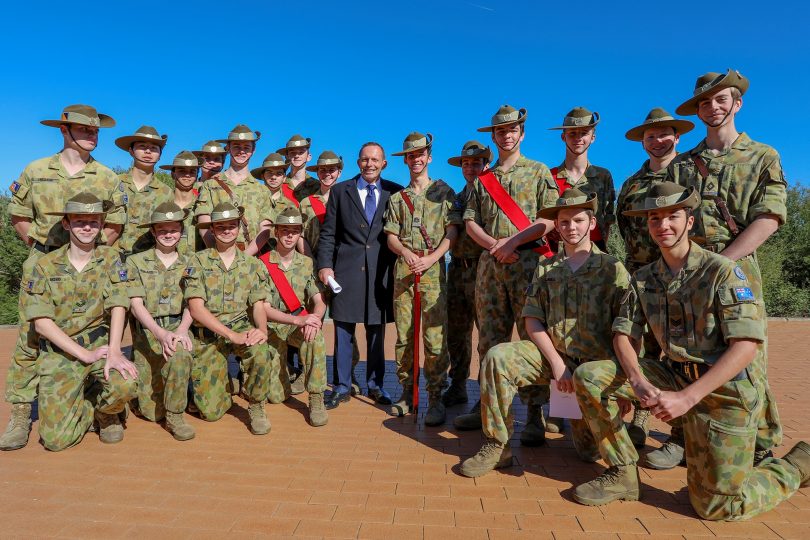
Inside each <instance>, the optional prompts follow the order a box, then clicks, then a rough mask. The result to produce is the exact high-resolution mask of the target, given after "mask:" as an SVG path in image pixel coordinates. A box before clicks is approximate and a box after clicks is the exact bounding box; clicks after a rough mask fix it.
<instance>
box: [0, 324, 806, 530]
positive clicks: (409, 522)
mask: <svg viewBox="0 0 810 540" xmlns="http://www.w3.org/2000/svg"><path fill="white" fill-rule="evenodd" d="M327 334H331V330H329V331H327ZM387 335H388V340H387V349H386V352H387V357H388V358H392V357H393V338H394V330H393V327H390V328H389V331H388V332H387ZM15 337H16V331H15V330H13V329H3V330H0V342H1V343H3V345H2V346H0V349H2V350H0V383H2V384H4V383H5V373H6V368H7V365H8V362H9V355H10V351H11V348H12V347H13V343H14V339H15ZM360 342H361V343H363V341H362V339H361V340H360ZM769 344H770V377H771V385H772V387H773V389H774V391H775V393H776V395H777V399H778V403H779V407H780V411H781V414H782V420H783V423H784V428H785V442H784V445H783V446H782V447H780V448H779V449H778V450H777V452H776V453H777V455H781V454H783V453H785V452H786V451H787V449H789V448H790V447H791V446H792V445H793V444H794V442H795V441H797V440H799V439H805V440H809V441H810V415H808V412H810V392H808V391H807V389H806V388H807V387H806V386H805V384H804V379H803V376H804V375H805V374H806V372H807V367H808V366H810V353H809V352H808V351H810V322H784V321H772V322H771V323H770V326H769ZM329 348H330V350H331V344H329ZM363 366H364V363H361V364H360V366H359V367H361V368H362V367H363ZM388 369H389V374H388V375H387V376H386V379H387V382H388V386H387V389H388V390H389V391H391V393H392V394H393V395H394V396H395V397H396V396H397V395H398V388H397V385H396V383H395V380H394V379H395V377H394V374H393V362H389V363H388ZM475 376H476V375H475V373H474V374H473V378H474V377H475ZM358 378H360V379H361V380H363V377H358ZM469 389H470V398H471V402H472V401H474V399H475V397H476V393H477V384H476V383H475V381H474V380H471V381H470V382H469ZM422 399H423V400H426V396H424V395H423V397H422ZM305 406H306V396H305V395H303V396H296V397H293V398H292V399H291V400H290V402H289V403H287V404H282V405H272V406H268V412H269V416H270V420H271V422H272V425H273V429H272V432H271V433H270V435H269V436H266V437H254V436H252V435H250V433H249V432H248V429H247V426H246V424H245V422H246V420H247V412H246V403H245V402H243V401H242V400H239V399H237V400H236V404H235V406H234V407H233V408H232V409H231V411H229V413H228V414H227V415H226V416H225V417H224V418H223V419H222V420H220V421H219V422H216V423H210V424H209V423H206V422H204V421H202V420H199V419H197V418H192V419H191V420H190V422H191V423H192V424H193V425H194V427H195V428H196V429H197V437H196V438H195V439H194V440H193V441H189V442H185V443H179V442H175V441H174V440H173V439H172V438H171V436H170V435H169V434H168V433H167V432H166V431H164V430H163V429H162V428H161V427H159V426H157V425H154V424H150V423H148V422H146V421H143V420H140V419H137V418H135V419H131V420H130V421H129V423H128V426H127V430H126V437H125V440H124V442H123V443H121V444H118V445H113V446H106V445H102V444H101V443H100V442H99V441H98V438H97V437H96V436H95V435H94V434H89V435H88V436H87V437H86V439H85V440H84V441H83V442H82V443H81V445H79V446H78V447H76V448H73V449H71V450H68V451H65V452H60V453H48V452H46V451H45V450H44V449H43V448H42V447H41V445H39V444H37V442H36V432H34V435H33V436H32V440H31V442H30V443H29V445H28V446H27V447H26V448H25V449H23V450H19V451H16V452H8V453H2V454H0V537H2V538H9V537H64V538H121V537H127V538H172V539H174V538H186V537H188V538H192V537H193V538H195V539H196V538H208V537H212V538H222V537H224V536H226V535H229V536H237V535H238V536H239V537H240V538H253V537H295V538H301V537H313V538H314V537H318V538H386V539H398V538H418V539H425V540H431V539H439V540H452V539H455V538H459V539H464V540H474V539H479V538H480V539H488V540H496V539H498V540H500V539H512V538H515V539H521V538H527V539H528V538H531V539H533V540H539V539H550V538H553V539H555V540H563V539H569V538H570V539H580V538H599V539H602V540H607V539H614V540H617V539H621V540H630V539H635V538H641V537H651V536H652V537H655V538H662V539H666V538H681V539H684V538H697V537H712V536H717V537H723V538H775V539H778V538H785V539H787V538H800V537H802V538H804V539H805V540H806V538H807V537H808V536H810V489H804V490H802V491H801V492H799V493H797V494H796V495H795V496H794V497H793V498H792V499H791V500H790V501H787V502H784V503H782V504H781V505H780V506H779V507H778V508H776V509H775V510H772V511H771V512H768V513H766V514H763V515H760V516H758V517H757V518H755V519H753V520H751V521H748V522H743V523H713V522H707V521H702V520H700V519H698V518H697V517H696V515H695V513H694V512H693V511H692V509H691V508H690V506H689V503H688V498H687V494H686V484H685V476H686V471H685V469H684V468H677V469H675V470H672V471H652V470H647V469H641V471H642V473H641V475H642V480H643V482H644V485H643V492H642V500H641V501H640V502H632V503H613V504H610V505H607V506H603V507H585V506H580V505H578V504H576V503H574V502H572V501H571V490H572V487H573V486H574V485H576V484H577V483H579V482H581V481H585V480H588V479H590V478H592V477H593V476H595V475H596V474H597V473H598V472H599V471H601V469H602V466H601V465H600V464H584V463H582V462H580V461H578V459H577V458H576V455H575V453H574V450H573V447H572V444H571V442H570V435H565V436H563V435H549V444H548V445H547V446H546V447H544V448H533V449H529V448H521V447H520V443H519V442H518V441H517V440H515V442H514V443H513V444H514V450H515V455H516V458H517V463H518V465H516V466H514V467H512V468H509V469H505V470H504V471H503V472H497V473H491V474H489V475H487V476H484V477H482V478H478V479H475V480H473V479H468V478H464V477H462V476H459V475H458V474H457V469H458V464H459V463H460V460H461V459H463V458H465V457H468V456H469V455H471V454H473V453H474V452H475V451H477V449H478V448H479V447H480V445H481V442H482V438H481V434H480V433H461V432H457V431H456V430H454V429H453V428H452V427H451V426H452V417H453V416H455V415H457V414H459V413H463V412H465V407H463V406H459V407H454V408H453V409H451V410H450V415H449V418H448V422H447V424H446V425H445V426H444V427H439V428H425V427H424V426H423V425H422V423H421V420H420V423H419V424H415V423H414V421H413V417H407V418H404V419H400V418H392V417H390V416H388V415H387V414H386V412H385V411H384V410H383V409H381V408H379V407H377V406H375V405H373V404H372V403H371V402H370V401H369V400H368V399H367V398H360V399H353V400H351V402H349V403H348V404H344V405H341V406H340V407H339V408H338V409H337V410H335V411H332V412H331V413H330V421H329V425H328V426H326V427H323V428H317V429H316V428H312V427H310V426H309V425H308V424H307V423H306V421H305V416H304V415H305V413H306V409H305ZM518 408H519V409H520V410H519V411H518V412H517V415H516V416H517V418H518V419H519V420H522V419H524V418H525V408H523V407H522V406H518ZM421 413H422V414H424V409H423V410H422V411H421ZM7 418H8V405H7V404H5V403H2V404H0V422H5V421H6V420H7ZM34 428H35V429H36V424H35V426H34ZM654 428H655V431H654V432H653V433H652V434H651V438H650V440H649V441H648V447H647V448H648V449H652V448H654V447H656V446H658V445H660V441H661V440H663V438H664V437H665V433H666V432H667V430H666V429H665V428H664V429H663V433H662V432H660V431H658V430H659V429H662V425H660V424H658V423H656V424H654ZM521 429H522V427H521V426H517V428H516V431H517V432H518V434H519V432H520V430H521ZM516 439H517V437H516Z"/></svg>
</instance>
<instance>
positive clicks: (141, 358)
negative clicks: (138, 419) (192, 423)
mask: <svg viewBox="0 0 810 540" xmlns="http://www.w3.org/2000/svg"><path fill="white" fill-rule="evenodd" d="M179 325H180V323H176V324H175V325H174V329H176V328H177V327H178V326H179ZM131 328H132V335H133V344H132V361H133V362H134V363H135V366H136V367H137V368H138V396H137V398H138V410H139V411H140V413H141V415H142V416H144V417H145V418H147V419H148V420H151V421H152V422H159V421H161V420H163V418H165V417H166V411H169V412H173V413H182V412H183V411H185V410H186V405H188V381H189V380H190V379H191V367H192V365H193V362H194V359H193V357H192V353H191V352H190V351H187V350H186V349H184V348H183V346H182V345H180V344H178V345H177V349H176V350H175V352H174V354H173V355H172V356H171V357H170V358H169V360H168V361H167V360H166V359H165V358H163V348H162V347H161V345H160V342H159V341H158V340H157V338H156V337H155V336H153V335H152V333H151V332H150V331H149V330H146V329H143V328H142V327H141V326H140V325H139V324H136V325H133V326H131ZM172 330H173V329H172ZM192 344H193V341H192Z"/></svg>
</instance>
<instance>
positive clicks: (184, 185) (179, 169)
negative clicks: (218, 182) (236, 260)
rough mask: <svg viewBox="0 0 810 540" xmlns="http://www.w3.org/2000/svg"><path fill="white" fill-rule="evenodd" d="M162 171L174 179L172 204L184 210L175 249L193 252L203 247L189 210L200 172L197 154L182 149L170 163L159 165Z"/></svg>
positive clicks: (195, 196)
mask: <svg viewBox="0 0 810 540" xmlns="http://www.w3.org/2000/svg"><path fill="white" fill-rule="evenodd" d="M160 168H161V169H163V170H164V171H171V175H172V180H174V204H176V205H177V206H179V207H180V209H181V210H189V211H188V212H185V214H186V217H185V218H183V236H182V238H181V239H180V243H179V244H177V250H178V251H181V252H183V253H194V252H195V251H197V250H198V249H204V247H205V246H204V244H203V243H202V238H200V235H199V234H197V229H196V228H195V227H194V214H193V213H192V212H191V210H192V209H193V208H194V203H195V202H196V201H197V195H198V193H199V191H197V190H196V189H194V186H195V185H196V183H197V176H198V174H199V172H200V165H199V160H198V159H197V156H196V155H194V153H193V152H189V151H188V150H183V151H182V152H180V153H179V154H177V155H176V156H174V160H172V164H171V165H161V166H160Z"/></svg>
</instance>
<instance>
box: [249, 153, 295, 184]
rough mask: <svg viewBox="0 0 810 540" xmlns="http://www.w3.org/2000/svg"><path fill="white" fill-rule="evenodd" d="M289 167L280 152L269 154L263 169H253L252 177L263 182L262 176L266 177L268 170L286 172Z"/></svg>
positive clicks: (263, 162) (263, 163)
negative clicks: (265, 172) (282, 170)
mask: <svg viewBox="0 0 810 540" xmlns="http://www.w3.org/2000/svg"><path fill="white" fill-rule="evenodd" d="M287 167H288V165H287V162H286V161H284V156H282V155H281V154H279V153H278V152H273V153H272V154H268V155H267V157H265V158H264V161H262V166H261V167H256V168H255V169H251V171H250V176H252V177H253V178H256V179H257V180H261V178H262V175H264V171H266V170H267V169H284V170H285V171H286V170H287Z"/></svg>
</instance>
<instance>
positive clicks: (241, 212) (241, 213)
mask: <svg viewBox="0 0 810 540" xmlns="http://www.w3.org/2000/svg"><path fill="white" fill-rule="evenodd" d="M236 209H237V210H239V215H238V216H236V217H229V218H228V219H218V220H216V221H206V222H205V223H197V224H196V225H195V227H197V228H198V229H207V228H209V227H210V226H211V225H212V224H214V223H223V222H225V221H234V220H237V221H241V220H242V216H244V215H245V207H244V206H238V207H237V208H236ZM209 215H210V214H209Z"/></svg>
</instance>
